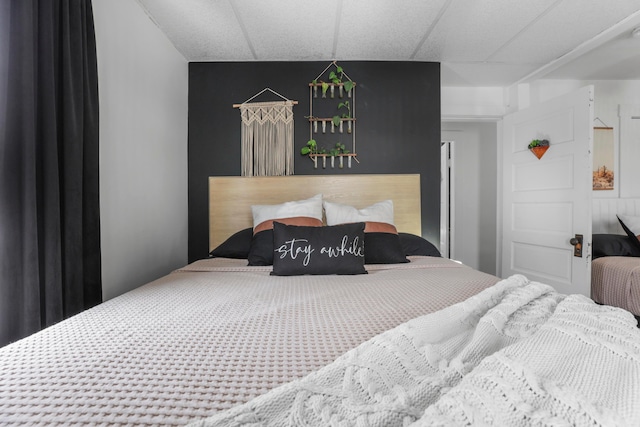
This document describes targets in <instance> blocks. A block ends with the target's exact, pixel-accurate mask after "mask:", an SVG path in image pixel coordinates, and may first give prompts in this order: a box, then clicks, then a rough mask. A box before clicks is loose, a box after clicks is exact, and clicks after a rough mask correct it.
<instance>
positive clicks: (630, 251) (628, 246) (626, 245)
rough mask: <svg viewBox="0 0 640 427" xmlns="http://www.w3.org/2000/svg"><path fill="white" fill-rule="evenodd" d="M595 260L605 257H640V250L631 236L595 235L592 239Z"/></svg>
mask: <svg viewBox="0 0 640 427" xmlns="http://www.w3.org/2000/svg"><path fill="white" fill-rule="evenodd" d="M591 239H592V240H591V245H592V248H593V250H592V257H593V259H596V258H601V257H605V256H630V257H637V256H640V249H638V248H637V247H636V245H635V243H634V241H633V240H637V239H636V238H635V237H634V238H633V239H631V238H629V236H625V235H622V234H594V235H592V237H591Z"/></svg>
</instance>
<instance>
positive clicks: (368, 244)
mask: <svg viewBox="0 0 640 427" xmlns="http://www.w3.org/2000/svg"><path fill="white" fill-rule="evenodd" d="M364 262H365V264H399V263H403V262H409V260H408V259H407V257H406V256H405V255H404V250H403V249H402V245H401V244H400V237H399V236H398V235H397V234H393V233H378V232H370V233H365V234H364Z"/></svg>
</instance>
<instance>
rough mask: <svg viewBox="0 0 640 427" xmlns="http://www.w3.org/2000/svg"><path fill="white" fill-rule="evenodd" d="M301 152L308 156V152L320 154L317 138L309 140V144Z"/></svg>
mask: <svg viewBox="0 0 640 427" xmlns="http://www.w3.org/2000/svg"><path fill="white" fill-rule="evenodd" d="M300 154H302V155H303V156H306V155H307V154H318V143H317V142H316V140H315V139H310V140H309V141H307V145H305V146H304V147H302V148H301V149H300Z"/></svg>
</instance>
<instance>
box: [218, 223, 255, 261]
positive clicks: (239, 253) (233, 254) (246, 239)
mask: <svg viewBox="0 0 640 427" xmlns="http://www.w3.org/2000/svg"><path fill="white" fill-rule="evenodd" d="M251 236H253V228H251V227H249V228H245V229H244V230H240V231H238V232H237V233H235V234H234V235H232V236H231V237H229V238H228V239H227V240H225V241H224V242H222V243H221V244H220V245H219V246H218V247H217V248H215V249H214V250H212V251H211V252H209V256H210V257H212V258H235V259H247V257H248V256H249V249H250V248H251Z"/></svg>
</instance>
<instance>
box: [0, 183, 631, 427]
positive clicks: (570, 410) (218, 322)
mask: <svg viewBox="0 0 640 427" xmlns="http://www.w3.org/2000/svg"><path fill="white" fill-rule="evenodd" d="M318 190H320V191H318ZM320 193H321V194H322V199H323V202H322V203H323V205H322V206H323V209H324V210H323V213H322V219H321V222H322V225H314V226H309V225H301V222H300V221H299V219H296V220H292V223H291V224H287V223H286V222H287V221H286V219H287V218H292V216H285V217H282V218H274V219H275V221H273V222H272V224H271V226H272V227H273V228H271V229H269V230H271V232H272V233H273V237H272V248H275V249H272V250H271V252H273V253H275V255H273V261H272V262H273V264H272V265H247V264H248V263H247V258H245V259H243V258H242V255H241V254H238V252H237V250H238V248H237V245H236V244H235V243H234V242H235V241H234V236H236V237H235V238H236V239H237V238H238V236H240V237H241V238H242V239H243V240H242V242H245V241H246V238H247V237H246V233H244V232H245V230H247V228H249V230H253V229H254V228H255V227H254V226H255V224H253V222H254V221H255V214H254V213H253V212H252V208H251V207H252V206H260V207H261V208H260V209H257V211H258V212H259V213H264V212H267V211H269V209H271V207H272V206H276V205H277V206H284V205H287V204H288V203H297V204H294V205H293V206H294V207H295V209H296V212H298V213H299V212H303V213H307V211H305V209H306V207H308V206H310V205H312V204H313V206H316V205H317V200H316V198H315V195H317V194H320ZM419 194H420V189H419V177H418V176H416V175H349V176H340V177H337V178H336V177H335V176H332V177H273V178H241V177H220V178H212V179H211V181H210V201H211V210H210V212H211V215H210V220H211V227H210V242H211V244H210V249H211V251H212V252H214V253H215V252H216V250H217V249H219V248H220V247H223V248H226V250H229V252H228V253H229V257H220V256H218V257H214V258H208V259H202V260H198V261H196V262H194V263H192V264H189V265H187V266H185V267H183V268H181V269H179V270H177V271H175V272H173V273H171V274H169V275H167V276H165V277H162V278H160V279H158V280H156V281H153V282H151V283H148V284H146V285H144V286H141V287H140V288H137V289H135V290H133V291H130V292H128V293H126V294H124V295H121V296H119V297H117V298H114V299H112V300H109V301H106V302H104V303H103V304H100V305H99V306H97V307H94V308H92V309H89V310H87V311H85V312H83V313H80V314H78V315H76V316H74V317H72V318H70V319H67V320H65V321H63V322H60V323H59V324H56V325H53V326H51V327H49V328H47V329H45V330H43V331H41V332H39V333H36V334H34V335H32V336H29V337H27V338H25V339H23V340H20V341H18V342H15V343H12V344H9V345H7V346H5V347H3V348H1V349H0V424H3V425H20V424H23V425H38V424H40V425H55V424H58V425H87V424H90V425H187V424H190V425H193V426H198V425H200V426H219V425H385V426H386V425H465V424H466V425H478V424H486V425H491V424H493V425H548V424H556V425H560V424H562V422H567V423H569V424H574V425H587V424H588V425H616V424H619V425H624V424H625V423H628V424H631V425H633V424H638V423H640V407H638V405H637V404H635V403H636V402H637V399H638V398H639V397H640V332H639V330H638V328H636V327H635V321H634V319H633V317H632V316H631V315H630V314H629V313H627V312H626V311H624V310H620V309H617V308H613V307H610V306H601V305H596V304H594V303H593V301H591V300H589V299H588V298H585V297H583V296H579V295H572V296H565V295H561V294H558V293H556V292H555V291H554V290H553V289H552V288H551V287H549V286H547V285H544V284H541V283H535V282H530V281H528V280H527V279H526V278H525V277H523V276H514V277H511V278H507V279H504V280H501V279H499V278H497V277H494V276H491V275H488V274H484V273H481V272H478V271H475V270H473V269H471V268H469V267H467V266H465V265H462V264H460V263H458V262H454V261H452V260H448V259H444V258H442V257H439V256H437V254H435V253H430V252H428V251H427V249H425V248H428V245H426V246H425V244H424V243H421V240H422V239H421V237H420V236H421V215H420V203H419ZM305 198H306V199H305ZM303 200H304V203H298V202H300V201H303ZM388 201H390V202H392V203H391V204H392V206H393V216H394V220H393V224H389V223H386V222H384V221H380V219H381V218H384V217H385V215H388V208H389V205H390V203H388ZM325 202H328V203H325ZM332 204H333V205H332ZM288 206H289V207H291V205H288ZM263 207H264V209H262V208H263ZM287 209H288V208H287ZM314 209H315V208H314ZM337 213H339V214H340V215H336V214H337ZM351 214H353V215H356V216H357V217H358V218H363V220H362V221H358V222H346V223H341V222H340V220H338V222H339V223H337V224H329V223H330V222H334V221H336V219H339V218H343V219H344V218H348V217H349V215H351ZM341 215H343V216H341ZM295 218H307V219H306V220H305V221H307V220H308V217H307V216H306V215H304V214H303V215H300V216H298V217H295ZM316 219H317V218H316ZM369 219H370V221H369ZM303 222H304V221H303ZM371 224H373V226H374V227H372V228H369V229H368V230H369V231H367V227H368V226H369V225H371ZM380 224H383V226H380ZM391 225H392V226H393V227H390V226H391ZM376 227H377V228H376ZM393 228H395V233H394V232H393ZM336 230H338V231H339V233H338V234H336V233H335V231H336ZM381 230H382V231H381ZM253 231H255V230H253ZM263 231H268V230H263ZM263 231H260V233H261V232H263ZM291 232H294V234H290V233H291ZM302 232H304V233H308V234H300V233H302ZM243 233H244V234H243ZM345 233H346V234H345ZM258 234H259V233H255V232H254V233H253V234H251V236H249V239H250V240H251V244H250V249H249V250H251V249H252V244H253V242H254V240H257V238H256V236H257V235H258ZM343 234H344V236H345V238H344V239H343V238H341V240H340V243H338V244H337V245H333V246H331V245H326V244H324V243H322V242H325V241H326V240H323V239H328V238H334V237H335V236H336V235H337V236H342V235H343ZM291 236H294V238H292V237H291ZM300 236H302V237H304V239H302V240H308V241H309V242H312V243H314V244H316V243H317V242H320V244H318V245H316V246H314V248H317V250H316V251H315V252H313V251H307V252H305V251H303V250H301V251H300V252H297V251H296V252H294V251H291V250H289V248H290V247H289V246H287V250H285V251H281V252H278V251H277V248H278V247H280V246H279V244H278V243H277V242H279V240H278V239H285V241H287V242H291V241H292V240H300V239H301V237H300ZM376 238H380V240H379V241H378V240H375V239H376ZM318 239H319V240H318ZM230 241H232V243H233V244H231V243H230ZM367 242H378V243H380V242H382V243H383V244H382V247H381V248H380V249H379V250H377V249H376V250H375V251H373V252H372V250H371V248H376V247H377V246H376V244H377V243H376V244H373V243H372V244H368V243H367ZM245 243H246V242H245ZM243 244H244V243H243ZM309 246H310V245H309ZM305 247H306V246H305ZM325 248H329V249H331V250H329V251H323V250H324V249H325ZM389 248H395V249H394V251H395V252H397V250H400V251H401V252H402V256H401V258H403V259H401V260H397V259H396V261H399V262H392V263H388V262H383V261H384V259H382V260H381V259H379V258H376V257H377V256H379V255H380V254H382V253H384V254H385V256H387V255H389V254H388V253H387V252H388V250H389ZM397 248H401V249H397ZM366 251H369V252H366ZM425 251H427V252H425ZM240 252H242V251H240ZM310 253H311V254H313V261H310V262H307V264H304V262H305V261H304V259H305V257H304V256H305V255H308V254H310ZM321 253H325V254H326V258H340V259H342V258H344V259H346V261H345V262H346V263H347V264H348V266H349V267H348V268H349V270H347V271H342V270H340V271H341V274H323V271H316V270H314V272H313V274H308V271H309V270H306V269H307V268H308V267H309V266H310V265H312V263H314V262H315V259H316V258H317V257H316V256H317V255H318V254H321ZM427 253H429V254H430V255H427ZM292 254H300V257H299V258H296V259H294V260H293V261H295V263H294V264H295V265H292V262H291V261H292V259H293V255H292ZM367 254H369V255H371V256H372V257H373V258H368V257H367ZM281 256H282V257H281ZM290 258H291V259H290ZM352 258H357V259H358V262H359V263H360V264H358V265H357V266H353V265H352V264H354V262H353V259H352ZM360 258H362V259H360ZM367 259H371V260H375V262H371V263H368V262H365V260H367ZM307 261H308V259H307ZM313 265H314V266H315V264H313ZM301 268H302V270H300V269H301ZM314 268H316V267H314ZM322 268H326V266H325V265H324V264H323V266H322ZM331 268H333V267H331ZM340 268H342V267H340ZM353 268H357V270H356V272H354V271H353V270H351V269H353ZM362 269H363V270H362Z"/></svg>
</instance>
